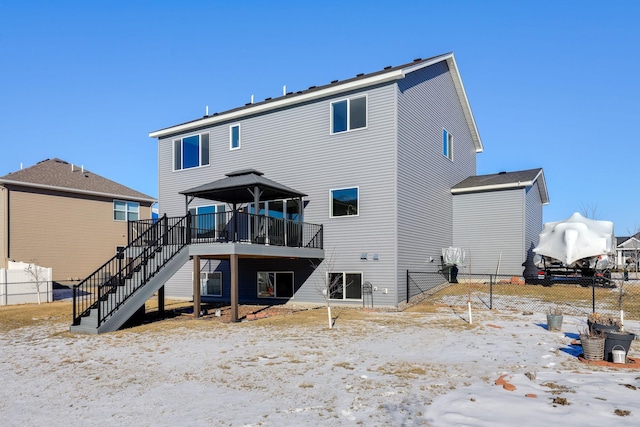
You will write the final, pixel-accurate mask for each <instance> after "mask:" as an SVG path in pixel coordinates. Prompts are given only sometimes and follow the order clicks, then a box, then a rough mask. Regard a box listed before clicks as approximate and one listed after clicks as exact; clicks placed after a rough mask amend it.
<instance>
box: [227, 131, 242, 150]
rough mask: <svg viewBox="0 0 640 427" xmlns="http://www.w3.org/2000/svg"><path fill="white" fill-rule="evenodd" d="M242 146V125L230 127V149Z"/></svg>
mask: <svg viewBox="0 0 640 427" xmlns="http://www.w3.org/2000/svg"><path fill="white" fill-rule="evenodd" d="M238 148H240V125H233V126H231V127H229V149H230V150H237V149H238Z"/></svg>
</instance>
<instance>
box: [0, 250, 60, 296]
mask: <svg viewBox="0 0 640 427" xmlns="http://www.w3.org/2000/svg"><path fill="white" fill-rule="evenodd" d="M51 301H53V282H52V281H51V268H46V267H40V266H37V265H35V264H29V263H27V262H13V261H9V268H0V305H11V304H26V303H39V302H51Z"/></svg>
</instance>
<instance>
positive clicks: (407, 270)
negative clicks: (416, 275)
mask: <svg viewBox="0 0 640 427" xmlns="http://www.w3.org/2000/svg"><path fill="white" fill-rule="evenodd" d="M407 302H409V270H407Z"/></svg>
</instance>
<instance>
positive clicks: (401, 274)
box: [396, 62, 476, 302]
mask: <svg viewBox="0 0 640 427" xmlns="http://www.w3.org/2000/svg"><path fill="white" fill-rule="evenodd" d="M397 98H398V160H397V161H398V165H397V171H398V172H397V173H398V178H397V179H398V183H397V186H398V189H397V215H398V224H397V229H398V235H397V246H398V261H397V268H396V282H397V283H398V295H397V296H396V298H397V302H401V301H404V300H406V287H405V282H406V270H407V269H411V270H420V271H436V270H437V269H438V268H439V265H440V256H441V254H442V248H447V247H449V246H451V244H452V242H453V236H452V233H453V222H452V215H453V214H452V211H453V205H452V204H453V201H452V195H451V187H452V186H453V185H455V184H456V183H458V182H460V181H462V180H463V179H465V178H467V177H469V176H471V175H475V173H476V152H475V146H474V144H473V141H472V138H471V134H470V131H469V128H468V125H467V122H466V121H465V117H464V114H463V111H462V107H461V105H460V102H459V100H458V97H457V94H456V89H455V87H454V84H453V80H452V78H451V75H450V73H449V70H448V67H447V64H446V63H445V62H441V63H438V64H435V65H432V66H430V67H427V68H424V69H421V70H419V71H417V72H414V73H411V74H409V75H407V77H406V78H405V79H404V80H401V81H400V82H399V83H398V86H397ZM443 128H445V129H447V131H448V132H449V133H451V134H452V135H453V138H454V140H453V161H451V160H449V159H447V158H446V157H445V156H443V153H442V131H443ZM430 257H432V258H433V259H434V262H432V263H430V262H429V258H430Z"/></svg>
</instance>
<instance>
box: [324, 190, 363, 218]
mask: <svg viewBox="0 0 640 427" xmlns="http://www.w3.org/2000/svg"><path fill="white" fill-rule="evenodd" d="M358 192H359V191H358V187H352V188H340V189H337V190H331V217H336V216H357V215H358V205H359V196H358Z"/></svg>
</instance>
